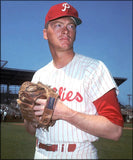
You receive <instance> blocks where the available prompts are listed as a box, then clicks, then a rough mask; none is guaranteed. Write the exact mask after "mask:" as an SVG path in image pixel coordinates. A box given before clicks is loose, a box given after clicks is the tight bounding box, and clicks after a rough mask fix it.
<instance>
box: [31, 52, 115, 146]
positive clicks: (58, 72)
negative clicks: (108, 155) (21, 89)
mask: <svg viewBox="0 0 133 160" xmlns="http://www.w3.org/2000/svg"><path fill="white" fill-rule="evenodd" d="M39 81H40V82H42V83H43V84H47V85H50V86H51V87H52V88H54V89H57V92H58V94H59V95H60V98H61V100H62V101H63V103H64V104H65V105H67V106H68V107H69V108H71V109H73V110H75V111H78V112H81V113H85V114H88V115H97V114H98V113H97V110H96V107H95V106H94V104H93V101H95V100H97V99H98V98H100V97H101V96H103V95H104V94H105V93H106V92H108V91H109V90H111V89H112V88H116V89H117V91H118V88H117V86H116V83H115V81H114V79H113V77H112V76H111V74H110V72H109V70H108V69H107V67H106V66H105V65H104V63H103V62H101V61H99V60H96V59H93V58H89V57H86V56H83V55H80V54H77V53H76V54H75V56H74V57H73V59H72V61H71V62H69V63H68V64H67V65H66V66H65V67H63V68H60V69H57V68H56V67H55V66H54V65H53V61H51V62H50V63H48V64H47V65H46V66H44V67H42V68H41V69H39V70H38V71H37V72H36V73H35V74H34V76H33V79H32V82H34V83H37V82H39ZM36 137H37V138H38V140H39V141H40V142H42V143H45V144H57V143H79V142H86V141H89V142H94V141H96V140H97V139H98V137H96V136H93V135H91V134H88V133H86V132H84V131H82V130H80V129H78V128H76V127H75V126H74V125H71V124H70V123H68V122H66V121H64V120H58V121H56V123H55V125H54V126H53V127H50V128H49V132H47V131H44V130H43V129H42V128H40V129H37V130H36Z"/></svg>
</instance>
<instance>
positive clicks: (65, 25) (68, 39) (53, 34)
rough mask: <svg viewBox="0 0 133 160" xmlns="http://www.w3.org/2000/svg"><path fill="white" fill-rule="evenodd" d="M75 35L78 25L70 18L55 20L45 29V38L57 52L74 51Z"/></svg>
mask: <svg viewBox="0 0 133 160" xmlns="http://www.w3.org/2000/svg"><path fill="white" fill-rule="evenodd" d="M75 35H76V25H75V23H74V21H73V20H72V19H71V18H70V17H63V18H59V19H56V20H53V21H51V22H49V24H48V27H47V29H44V38H45V39H47V40H48V42H49V45H50V47H52V48H53V49H57V50H69V49H72V48H73V42H74V40H75Z"/></svg>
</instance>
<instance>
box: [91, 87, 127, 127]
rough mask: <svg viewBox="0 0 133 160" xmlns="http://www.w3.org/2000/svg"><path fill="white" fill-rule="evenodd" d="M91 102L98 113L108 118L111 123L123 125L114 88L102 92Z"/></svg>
mask: <svg viewBox="0 0 133 160" xmlns="http://www.w3.org/2000/svg"><path fill="white" fill-rule="evenodd" d="M93 104H94V105H95V106H96V109H97V112H98V114H99V115H102V116H104V117H106V118H108V119H109V120H110V121H111V122H112V123H115V124H116V125H119V126H122V127H123V126H124V121H123V117H122V114H121V110H120V105H119V102H118V99H117V95H116V92H115V88H114V89H112V90H110V91H109V92H107V93H106V94H104V95H103V96H102V97H100V98H99V99H97V100H95V101H94V102H93Z"/></svg>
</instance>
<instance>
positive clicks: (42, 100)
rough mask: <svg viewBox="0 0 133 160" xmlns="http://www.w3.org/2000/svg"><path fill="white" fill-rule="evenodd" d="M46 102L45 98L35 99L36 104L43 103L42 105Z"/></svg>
mask: <svg viewBox="0 0 133 160" xmlns="http://www.w3.org/2000/svg"><path fill="white" fill-rule="evenodd" d="M46 102H47V100H46V99H37V100H36V103H37V104H43V105H46Z"/></svg>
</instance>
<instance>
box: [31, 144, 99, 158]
mask: <svg viewBox="0 0 133 160" xmlns="http://www.w3.org/2000/svg"><path fill="white" fill-rule="evenodd" d="M58 146H59V147H58V150H57V151H55V152H53V151H46V150H45V149H41V148H39V147H38V146H36V151H35V156H34V159H98V157H97V150H96V148H95V147H94V146H93V145H92V144H91V143H88V142H86V143H76V149H75V150H74V151H73V152H68V144H67V143H66V144H64V151H63V152H62V151H61V146H62V144H58Z"/></svg>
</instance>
